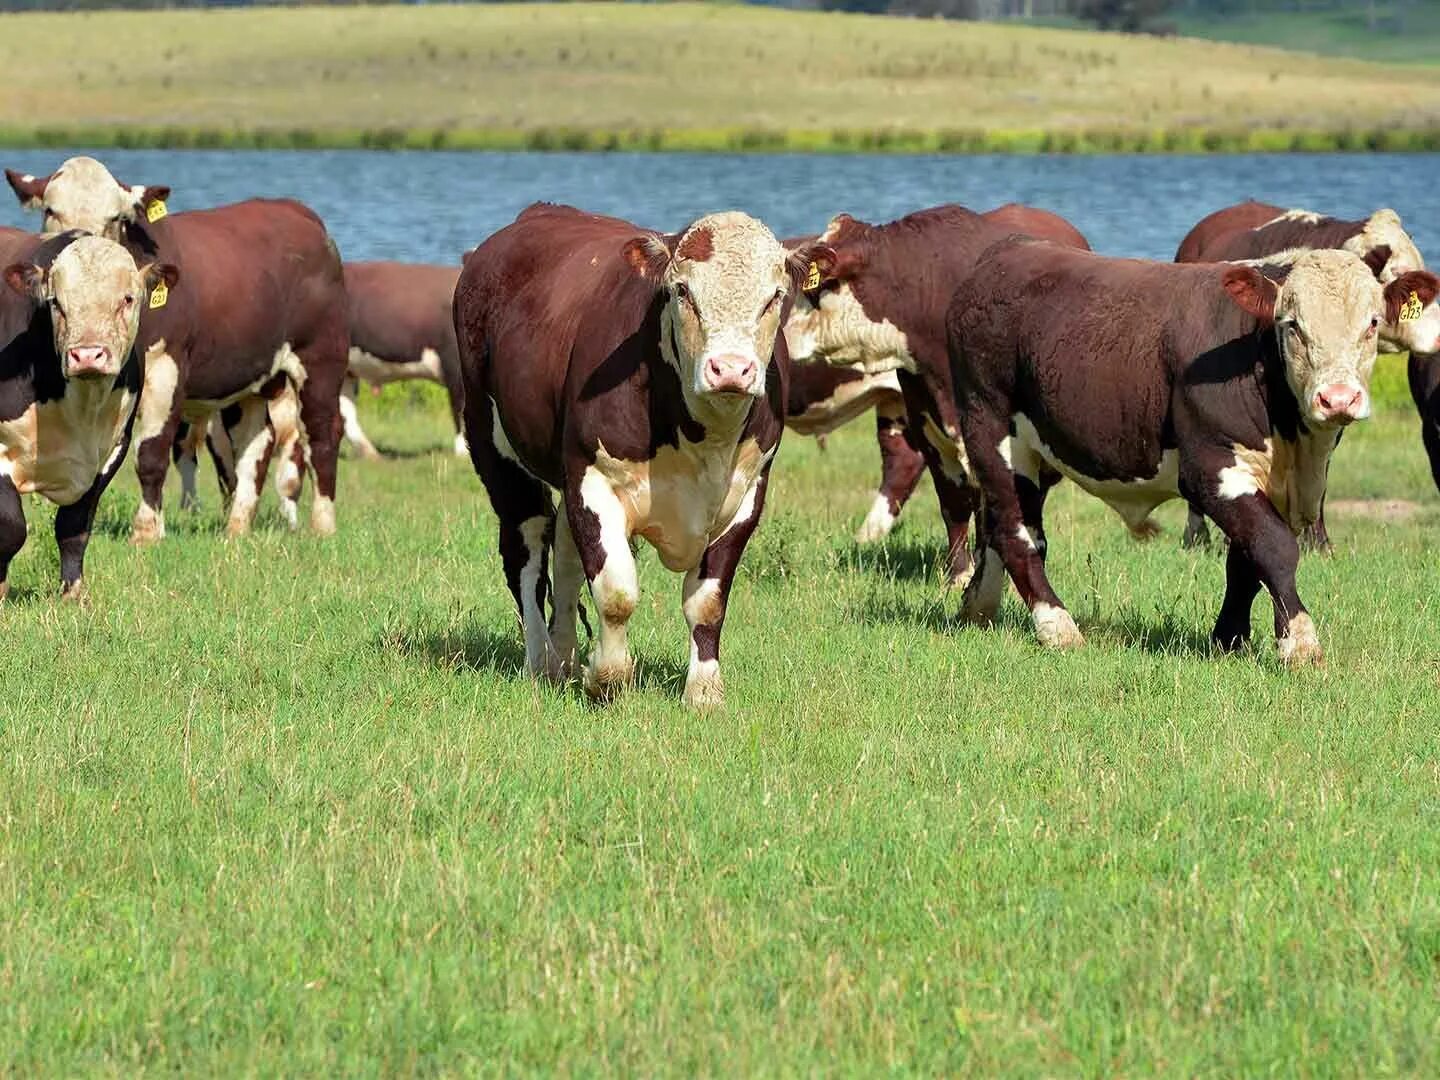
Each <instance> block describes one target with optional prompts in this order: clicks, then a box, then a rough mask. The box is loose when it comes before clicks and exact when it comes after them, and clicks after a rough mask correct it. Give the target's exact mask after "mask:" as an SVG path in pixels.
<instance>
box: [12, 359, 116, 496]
mask: <svg viewBox="0 0 1440 1080" xmlns="http://www.w3.org/2000/svg"><path fill="white" fill-rule="evenodd" d="M134 402H135V395H134V394H132V393H131V392H130V391H128V390H121V389H118V388H116V387H114V386H112V385H111V384H110V383H108V382H106V383H104V384H96V385H93V386H90V385H85V384H83V383H80V382H78V381H77V382H72V383H70V384H69V385H68V386H67V387H66V389H65V396H64V397H63V398H61V399H60V400H59V401H47V402H45V403H44V404H39V405H31V406H30V408H28V409H26V410H25V412H24V414H23V415H21V416H19V417H17V418H16V419H14V420H7V421H4V422H3V423H0V476H8V477H9V478H10V481H11V482H12V483H13V484H14V485H15V487H16V489H17V490H19V491H20V493H21V494H22V495H23V494H30V493H31V492H34V493H36V494H39V495H44V496H45V497H46V498H47V499H49V500H50V501H51V502H54V503H57V504H59V505H60V506H68V505H70V504H71V503H73V502H75V501H76V500H77V499H79V498H80V497H81V496H82V495H84V494H85V492H87V491H88V490H90V485H91V484H93V483H94V482H95V478H96V477H97V476H99V475H100V473H101V471H102V470H103V469H104V467H105V466H106V465H108V464H109V463H110V462H111V459H112V457H113V455H114V453H115V451H116V448H117V446H118V444H119V442H120V438H121V436H122V435H123V434H124V432H125V423H126V421H127V420H128V419H129V417H130V410H131V408H132V406H133V405H134Z"/></svg>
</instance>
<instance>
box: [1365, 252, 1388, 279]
mask: <svg viewBox="0 0 1440 1080" xmlns="http://www.w3.org/2000/svg"><path fill="white" fill-rule="evenodd" d="M1360 261H1361V262H1363V263H1364V264H1365V265H1366V266H1368V267H1369V268H1370V272H1371V273H1372V274H1374V275H1375V279H1376V280H1377V281H1378V280H1379V279H1380V272H1381V271H1382V270H1384V269H1385V264H1386V263H1388V262H1389V261H1390V245H1389V244H1381V245H1379V246H1378V247H1373V248H1371V249H1370V250H1369V251H1367V252H1366V253H1365V254H1364V255H1362V256H1361V257H1360Z"/></svg>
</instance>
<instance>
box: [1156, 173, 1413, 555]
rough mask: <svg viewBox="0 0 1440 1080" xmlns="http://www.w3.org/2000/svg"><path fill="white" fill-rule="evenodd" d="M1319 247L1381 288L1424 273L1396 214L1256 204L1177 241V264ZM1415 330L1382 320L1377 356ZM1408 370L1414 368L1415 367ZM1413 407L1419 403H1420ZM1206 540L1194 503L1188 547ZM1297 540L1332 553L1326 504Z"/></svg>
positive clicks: (1222, 214)
mask: <svg viewBox="0 0 1440 1080" xmlns="http://www.w3.org/2000/svg"><path fill="white" fill-rule="evenodd" d="M1317 248H1338V249H1339V250H1341V251H1349V252H1351V253H1352V254H1354V255H1358V256H1360V257H1361V258H1362V259H1364V260H1365V262H1366V263H1367V264H1368V265H1369V266H1370V267H1371V269H1373V270H1374V272H1375V276H1376V278H1377V279H1378V280H1379V281H1380V284H1381V285H1389V284H1390V283H1391V282H1393V281H1395V280H1396V279H1397V278H1400V277H1404V276H1405V275H1409V274H1414V273H1416V272H1417V271H1423V270H1424V269H1425V260H1424V258H1423V257H1422V256H1421V254H1420V251H1419V249H1418V248H1417V247H1416V246H1415V241H1414V240H1412V239H1411V237H1410V234H1409V233H1408V232H1406V231H1405V226H1404V225H1403V224H1402V222H1401V221H1400V215H1399V214H1397V213H1395V211H1394V210H1390V209H1383V210H1376V211H1375V212H1374V213H1373V214H1371V215H1370V216H1369V217H1367V218H1364V219H1363V220H1358V221H1347V220H1343V219H1340V218H1333V217H1327V216H1325V215H1323V214H1317V213H1315V212H1314V211H1311V210H1297V209H1286V208H1285V207H1282V206H1272V205H1270V204H1269V203H1257V202H1243V203H1239V204H1237V205H1235V206H1229V207H1226V208H1225V209H1223V210H1217V211H1215V212H1214V213H1213V214H1210V215H1209V216H1208V217H1206V218H1204V219H1202V220H1201V221H1200V222H1199V223H1198V224H1197V225H1196V226H1195V227H1194V228H1193V229H1191V230H1190V232H1189V233H1188V234H1187V235H1186V237H1185V239H1184V240H1182V241H1181V242H1180V249H1179V250H1178V251H1177V252H1176V253H1175V261H1176V262H1230V261H1236V260H1243V259H1264V258H1269V257H1271V256H1273V255H1277V254H1279V253H1280V252H1283V251H1296V250H1311V249H1317ZM1416 280H1417V282H1420V283H1419V284H1417V289H1418V291H1420V292H1423V291H1424V288H1425V287H1424V284H1423V280H1422V279H1416ZM1417 321H1418V320H1417ZM1413 329H1414V328H1412V327H1407V326H1402V325H1401V324H1399V323H1398V321H1397V320H1394V319H1387V320H1386V321H1385V322H1383V323H1381V325H1380V340H1379V350H1380V352H1384V353H1393V352H1402V351H1405V350H1406V349H1407V348H1409V346H1408V345H1407V344H1406V342H1407V341H1408V340H1410V339H1411V338H1412V337H1415V336H1416V335H1415V334H1414V333H1413V332H1412V331H1413ZM1420 336H1423V334H1422V335H1420ZM1422 366H1423V365H1422ZM1411 367H1412V370H1413V369H1414V367H1415V365H1414V364H1412V365H1411ZM1412 385H1413V381H1412ZM1416 404H1417V405H1420V401H1419V399H1418V398H1417V399H1416ZM1420 410H1421V415H1422V416H1424V415H1425V407H1424V406H1423V405H1420ZM1425 445H1426V449H1427V450H1428V449H1429V448H1430V446H1431V441H1430V437H1429V436H1427V441H1426V444H1425ZM1431 465H1432V467H1436V466H1437V465H1440V462H1437V459H1436V458H1435V456H1434V454H1432V455H1431ZM1208 540H1209V530H1208V529H1207V528H1206V526H1205V518H1204V516H1203V515H1202V514H1201V513H1200V512H1199V510H1198V508H1196V507H1194V506H1192V507H1191V508H1190V517H1189V521H1188V523H1187V524H1186V527H1185V543H1186V545H1187V546H1193V545H1196V544H1203V543H1206V542H1208ZM1301 542H1302V543H1303V544H1304V545H1305V546H1306V547H1311V548H1314V549H1316V550H1318V551H1321V552H1327V553H1328V552H1329V551H1331V550H1332V546H1331V543H1330V534H1329V531H1328V530H1327V529H1326V527H1325V513H1324V508H1323V507H1322V508H1321V513H1320V516H1319V517H1318V518H1317V519H1316V521H1315V524H1314V526H1313V527H1311V528H1310V529H1308V530H1306V532H1305V534H1304V535H1303V536H1302V537H1301Z"/></svg>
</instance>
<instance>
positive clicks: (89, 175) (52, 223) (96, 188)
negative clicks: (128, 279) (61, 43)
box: [41, 157, 146, 240]
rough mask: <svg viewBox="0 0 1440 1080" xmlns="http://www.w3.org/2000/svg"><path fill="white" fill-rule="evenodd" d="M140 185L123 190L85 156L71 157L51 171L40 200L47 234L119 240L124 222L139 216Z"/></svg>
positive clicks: (136, 218) (143, 199)
mask: <svg viewBox="0 0 1440 1080" xmlns="http://www.w3.org/2000/svg"><path fill="white" fill-rule="evenodd" d="M145 190H146V189H145V188H144V186H136V187H125V186H124V185H122V184H121V183H120V182H119V181H118V180H116V179H115V177H113V176H111V175H110V170H109V169H107V168H105V166H104V165H102V164H100V162H98V161H96V160H95V159H94V158H89V157H73V158H71V159H70V160H68V161H66V162H65V163H64V164H63V165H61V166H60V168H58V169H56V170H55V173H54V175H53V176H51V177H50V182H49V183H48V184H46V185H45V193H44V195H43V196H42V198H41V213H42V215H43V216H44V221H43V223H42V225H41V229H42V231H44V232H47V233H61V232H68V231H70V230H71V229H78V230H79V231H80V232H86V233H89V234H90V235H92V236H105V237H108V238H110V239H111V240H119V239H120V238H121V235H122V233H123V231H124V226H125V223H126V222H127V221H136V220H138V219H139V218H140V217H141V216H142V215H143V207H144V204H145Z"/></svg>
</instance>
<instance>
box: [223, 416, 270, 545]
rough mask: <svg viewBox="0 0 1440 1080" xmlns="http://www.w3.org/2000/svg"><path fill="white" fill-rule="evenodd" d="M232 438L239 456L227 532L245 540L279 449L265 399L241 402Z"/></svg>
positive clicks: (226, 527) (231, 430)
mask: <svg viewBox="0 0 1440 1080" xmlns="http://www.w3.org/2000/svg"><path fill="white" fill-rule="evenodd" d="M229 434H230V440H231V443H232V444H233V445H234V446H235V448H236V451H237V456H236V458H235V495H234V498H233V499H231V501H230V518H229V520H228V521H227V522H226V525H225V529H226V531H227V532H228V533H229V534H230V535H231V536H243V535H244V534H245V533H247V532H249V531H250V525H251V523H252V522H253V521H254V520H255V510H256V508H257V507H258V506H259V504H260V487H261V484H262V483H263V480H262V478H263V477H264V475H265V470H266V467H267V466H268V465H269V463H270V455H271V453H272V452H273V451H274V448H275V432H274V429H272V428H271V426H270V418H269V416H268V415H267V413H266V408H265V399H264V398H260V397H249V398H246V399H245V400H244V401H243V402H241V403H240V415H239V418H238V420H237V422H236V423H235V425H234V426H233V427H232V428H231V429H230V432H229Z"/></svg>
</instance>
